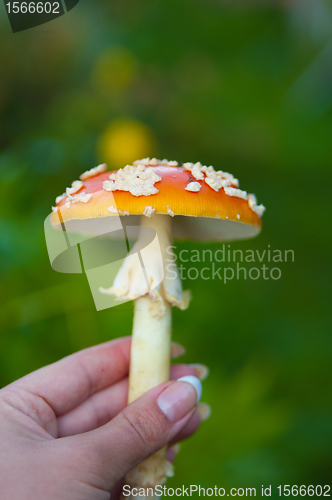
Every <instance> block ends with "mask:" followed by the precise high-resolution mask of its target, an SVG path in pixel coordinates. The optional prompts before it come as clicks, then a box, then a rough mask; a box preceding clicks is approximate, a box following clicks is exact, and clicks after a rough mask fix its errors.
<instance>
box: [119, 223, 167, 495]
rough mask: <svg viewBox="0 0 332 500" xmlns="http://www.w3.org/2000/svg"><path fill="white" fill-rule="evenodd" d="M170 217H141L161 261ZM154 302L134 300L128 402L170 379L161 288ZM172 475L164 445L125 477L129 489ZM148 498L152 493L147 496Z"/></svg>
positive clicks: (141, 298)
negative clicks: (153, 232)
mask: <svg viewBox="0 0 332 500" xmlns="http://www.w3.org/2000/svg"><path fill="white" fill-rule="evenodd" d="M170 223H171V221H170V218H169V217H158V216H156V217H154V218H153V219H148V218H147V217H143V218H142V222H141V224H142V225H148V226H150V227H153V229H155V230H156V232H157V236H158V241H159V244H160V248H161V253H162V256H163V260H164V258H165V252H166V248H167V247H168V246H169V245H170V242H171V239H170V238H171V235H170V233H171V227H170ZM159 293H160V295H159V298H158V303H159V305H158V314H156V301H155V299H153V298H151V297H150V295H149V294H146V295H144V296H142V297H139V298H137V299H136V300H135V312H134V324H133V334H132V345H131V358H130V373H129V392H128V403H131V402H132V401H134V400H135V399H137V398H139V397H140V396H141V395H142V394H144V393H145V392H147V391H149V390H150V389H152V388H153V387H156V386H157V385H159V384H161V383H163V382H166V381H167V380H169V370H170V344H171V321H172V316H171V314H172V313H171V308H172V306H171V304H170V303H169V302H168V301H167V300H166V299H165V296H164V293H163V290H162V287H161V289H160V292H159ZM172 475H173V466H172V464H171V463H170V462H168V461H167V460H166V448H163V449H162V450H159V451H158V452H157V453H155V454H154V455H152V456H151V457H149V458H147V459H146V460H144V461H143V462H141V463H140V464H138V465H137V466H136V467H135V468H134V469H132V470H131V471H130V472H129V473H128V474H127V476H126V478H125V482H126V484H128V485H129V486H130V487H131V488H134V487H136V488H137V487H139V488H154V487H155V486H156V485H158V484H163V483H164V482H165V481H166V476H172ZM146 496H148V497H149V498H150V499H151V494H150V495H148V493H147V495H146Z"/></svg>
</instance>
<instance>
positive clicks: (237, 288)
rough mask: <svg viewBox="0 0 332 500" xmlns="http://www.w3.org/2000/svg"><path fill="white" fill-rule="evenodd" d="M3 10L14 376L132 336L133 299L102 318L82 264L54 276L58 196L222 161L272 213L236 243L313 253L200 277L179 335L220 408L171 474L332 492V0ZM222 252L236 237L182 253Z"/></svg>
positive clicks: (0, 46)
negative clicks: (15, 20) (51, 243)
mask: <svg viewBox="0 0 332 500" xmlns="http://www.w3.org/2000/svg"><path fill="white" fill-rule="evenodd" d="M0 15H1V18H0V19H1V20H0V113H1V120H0V171H1V173H0V182H1V197H0V207H1V218H0V235H1V236H0V252H1V258H0V271H1V283H0V291H1V310H0V320H1V324H2V328H1V334H0V386H3V385H6V384H8V383H10V382H11V381H13V380H15V379H17V378H18V377H21V376H23V375H24V374H26V373H28V372H30V371H32V370H35V369H37V368H39V367H40V366H43V365H45V364H47V363H51V362H54V361H56V360H58V359H59V358H61V357H63V356H66V355H67V354H69V353H72V352H74V351H77V350H79V349H82V348H84V347H87V346H90V345H93V344H97V343H99V342H103V341H106V340H108V339H112V338H115V337H119V336H122V335H127V334H129V333H130V331H131V322H132V304H131V303H129V304H124V305H122V306H119V307H116V308H113V309H109V310H105V311H101V312H98V313H97V312H96V311H95V307H94V303H93V300H92V296H91V293H90V290H89V287H88V283H87V280H86V277H85V275H84V274H81V275H66V274H58V273H56V272H54V271H53V270H52V269H51V266H50V264H49V260H48V255H47V251H46V245H45V239H44V230H43V222H44V219H45V218H46V216H47V215H48V214H49V212H50V207H51V205H52V204H53V205H54V199H55V197H56V196H57V195H59V194H61V193H62V192H63V191H64V188H65V187H66V186H68V185H69V184H70V183H71V182H72V181H73V180H74V179H76V178H77V177H78V176H79V174H80V173H82V172H83V171H84V170H86V169H90V168H91V167H93V166H95V165H97V164H98V163H101V162H106V163H107V164H108V166H109V168H110V169H112V168H117V167H119V166H124V165H125V164H126V163H127V162H129V161H132V160H134V159H137V158H140V157H144V156H147V155H148V156H157V157H159V158H165V157H166V158H169V159H171V160H173V159H176V160H178V161H201V162H202V163H204V164H207V165H210V164H212V165H213V166H214V167H215V168H216V169H222V170H226V171H230V172H232V173H233V174H234V175H235V176H236V177H238V178H239V179H240V187H242V189H246V190H248V191H249V192H255V193H256V195H257V197H258V201H259V202H260V203H263V204H264V205H265V206H266V207H267V212H266V214H265V215H264V227H263V231H262V233H261V235H260V236H259V237H258V238H256V239H255V240H249V241H245V242H234V243H232V248H234V249H242V250H246V249H254V250H256V249H257V250H259V251H263V250H264V249H267V247H268V245H270V246H271V248H272V249H280V250H285V249H292V250H294V252H295V262H293V263H292V262H287V263H281V264H280V269H281V270H282V277H281V278H280V279H279V280H271V279H269V280H263V279H258V280H256V281H254V280H248V279H247V280H244V279H240V280H233V281H230V282H228V283H227V284H224V283H223V282H221V281H219V280H213V281H212V280H210V281H204V280H202V279H198V280H195V281H189V280H187V281H186V282H185V283H184V285H185V288H190V289H191V290H192V293H193V301H192V303H191V307H190V308H189V309H188V310H187V311H184V312H183V311H178V310H174V328H173V338H174V340H176V341H178V342H180V343H182V344H183V345H184V346H185V347H186V349H187V354H186V355H185V357H184V361H186V362H201V363H205V364H207V365H208V366H209V367H210V370H211V373H210V377H209V378H208V379H207V381H206V382H205V383H204V401H207V402H208V403H210V404H211V406H212V410H213V411H212V416H211V418H210V420H208V421H207V422H206V423H204V424H203V425H202V428H201V430H200V432H199V433H198V435H197V436H196V437H195V438H193V439H190V440H188V441H187V442H186V443H185V444H184V445H183V446H182V451H181V453H180V455H179V456H178V458H177V461H176V475H175V477H174V478H173V479H170V480H169V481H168V486H179V485H182V484H185V485H187V486H188V485H189V484H200V485H201V486H205V487H211V486H212V487H214V485H218V486H219V487H225V488H230V487H254V486H256V487H258V488H261V485H263V484H264V485H265V486H267V485H269V484H272V485H273V487H274V494H273V497H275V498H276V497H277V495H276V491H277V490H276V487H277V486H278V485H280V484H281V485H283V484H290V485H293V484H298V485H301V484H304V485H310V484H313V485H316V484H323V485H324V484H327V483H328V482H329V480H330V479H331V470H332V457H331V449H332V425H331V386H332V370H331V351H332V339H331V335H330V333H331V293H330V285H331V264H330V256H331V249H330V245H331V231H330V213H329V208H330V207H329V205H328V201H330V200H329V198H330V196H331V195H330V190H331V188H329V187H328V186H329V185H330V186H331V181H332V179H331V162H332V140H331V136H332V70H331V68H332V7H331V3H330V2H328V1H327V0H326V1H324V0H299V1H288V2H287V1H286V0H285V1H284V2H281V1H280V2H277V1H276V2H273V1H265V2H264V1H256V2H255V1H249V0H247V1H243V2H240V1H237V2H231V1H222V0H219V1H218V0H206V1H204V2H203V1H202V0H200V1H199V0H177V1H175V0H167V1H166V0H161V1H160V2H152V1H146V0H145V1H144V0H143V1H138V0H128V1H127V2H123V1H120V0H113V1H111V0H98V1H96V0H95V1H87V0H85V1H84V0H81V1H80V2H79V4H78V6H77V7H75V8H74V9H73V10H72V11H71V12H70V13H68V14H66V15H65V16H63V17H61V18H59V19H57V20H55V21H53V22H52V23H49V24H45V25H43V26H40V27H37V28H34V29H31V30H28V31H24V32H21V33H17V34H15V35H13V34H12V33H11V30H10V26H9V22H8V19H7V18H6V15H5V9H4V6H3V5H2V4H1V5H0ZM329 183H330V184H329ZM208 248H212V249H213V250H216V249H218V248H221V246H220V245H217V244H213V245H210V244H196V243H194V242H184V243H181V244H179V245H178V250H181V249H200V250H203V249H208ZM202 265H203V264H202ZM255 265H256V264H255ZM267 265H268V264H267ZM247 266H248V267H249V264H247Z"/></svg>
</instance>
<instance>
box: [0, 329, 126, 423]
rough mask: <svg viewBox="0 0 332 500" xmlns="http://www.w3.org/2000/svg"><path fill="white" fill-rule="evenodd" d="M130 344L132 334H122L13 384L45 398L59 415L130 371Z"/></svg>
mask: <svg viewBox="0 0 332 500" xmlns="http://www.w3.org/2000/svg"><path fill="white" fill-rule="evenodd" d="M130 344H131V338H130V337H122V338H119V339H116V340H111V341H110V342H106V343H104V344H100V345H97V346H94V347H90V348H88V349H84V350H83V351H80V352H77V353H75V354H72V355H70V356H68V357H66V358H63V359H61V360H60V361H57V362H56V363H53V364H52V365H49V366H45V367H44V368H41V369H40V370H37V371H35V372H33V373H31V374H29V375H26V376H25V377H23V378H22V379H20V380H18V381H17V382H14V383H13V384H11V386H16V387H19V388H21V389H25V390H27V391H28V392H30V393H32V394H35V395H37V396H39V397H41V398H43V399H44V400H45V401H46V402H47V404H48V405H49V406H50V407H51V408H52V409H53V411H54V413H55V414H56V416H57V417H59V416H61V415H63V414H65V413H67V412H68V411H70V410H73V409H74V408H76V407H77V406H78V405H80V404H81V403H82V402H83V401H85V400H86V399H87V398H88V397H90V396H91V395H92V394H94V393H95V392H98V391H100V390H102V389H104V388H106V387H108V386H110V385H111V384H113V383H114V382H116V381H117V380H120V379H122V378H123V377H125V376H126V375H127V374H128V371H129V358H130ZM8 387H10V386H8Z"/></svg>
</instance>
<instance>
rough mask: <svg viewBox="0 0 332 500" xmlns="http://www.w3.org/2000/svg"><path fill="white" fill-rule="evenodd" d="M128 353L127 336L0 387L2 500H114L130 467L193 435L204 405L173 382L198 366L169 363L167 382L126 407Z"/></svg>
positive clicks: (188, 389) (185, 386) (199, 370)
mask: <svg viewBox="0 0 332 500" xmlns="http://www.w3.org/2000/svg"><path fill="white" fill-rule="evenodd" d="M129 354H130V338H129V337H127V338H120V339H117V340H114V341H111V342H107V343H105V344H101V345H99V346H96V347H92V348H89V349H85V350H83V351H80V352H78V353H76V354H73V355H71V356H69V357H67V358H64V359H62V360H60V361H58V362H57V363H54V364H52V365H49V366H46V367H44V368H41V369H40V370H38V371H36V372H33V373H31V374H29V375H27V376H26V377H23V378H22V379H20V380H18V381H16V382H14V383H12V384H10V385H8V386H7V387H4V388H3V389H1V390H0V497H1V498H3V499H6V500H9V499H10V500H22V499H25V500H45V498H47V499H48V500H59V499H61V500H92V499H93V500H106V499H109V498H110V491H111V490H112V489H113V491H112V498H114V497H116V496H118V494H119V492H120V489H121V487H119V485H120V484H121V482H120V481H121V478H123V476H124V475H125V474H126V473H127V472H128V471H129V470H130V469H132V468H133V467H134V466H135V465H136V464H137V463H139V462H141V461H142V460H143V459H145V458H146V457H148V456H149V455H152V454H153V453H154V452H155V451H157V450H159V449H160V448H162V447H163V446H165V445H166V444H167V443H169V445H173V444H174V443H176V442H177V441H179V440H181V439H184V438H185V437H188V436H189V435H191V434H192V433H193V432H195V431H196V430H197V428H198V426H199V423H200V420H201V417H200V414H201V415H202V414H203V413H205V412H206V407H201V409H200V408H199V407H197V406H196V400H197V394H196V391H195V389H194V387H193V386H192V385H190V384H188V383H186V382H177V381H176V379H178V378H180V377H183V376H185V375H194V376H196V377H197V376H199V375H200V374H202V368H200V367H199V365H198V368H197V367H195V366H189V365H173V366H172V368H171V378H172V379H173V381H170V382H166V383H164V384H161V385H160V386H158V387H156V388H154V389H152V390H151V391H149V392H148V393H146V394H144V395H143V396H142V397H141V398H139V399H137V400H136V401H134V402H133V403H132V404H130V405H129V406H126V401H127V389H128V369H129ZM203 372H204V368H203ZM177 392H178V393H181V394H178V395H176V393H177ZM171 395H172V400H174V401H175V403H176V404H175V406H174V407H173V408H172V407H170V406H169V403H170V396H171ZM179 396H180V398H179ZM158 403H159V404H160V407H162V408H163V411H162V410H161V408H160V407H159V406H158ZM200 410H201V411H200ZM202 410H203V411H202ZM165 413H166V414H167V416H166V414H165ZM168 458H169V459H171V460H172V458H174V453H173V452H172V448H169V451H168Z"/></svg>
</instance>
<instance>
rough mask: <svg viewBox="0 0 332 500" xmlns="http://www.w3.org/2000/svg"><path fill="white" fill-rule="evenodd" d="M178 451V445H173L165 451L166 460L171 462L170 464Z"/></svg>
mask: <svg viewBox="0 0 332 500" xmlns="http://www.w3.org/2000/svg"><path fill="white" fill-rule="evenodd" d="M179 451H180V445H179V443H175V444H173V445H172V446H170V447H169V448H168V449H167V451H166V459H167V460H168V461H169V462H171V464H172V463H173V462H174V460H175V457H176V455H177V454H178V453H179Z"/></svg>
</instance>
